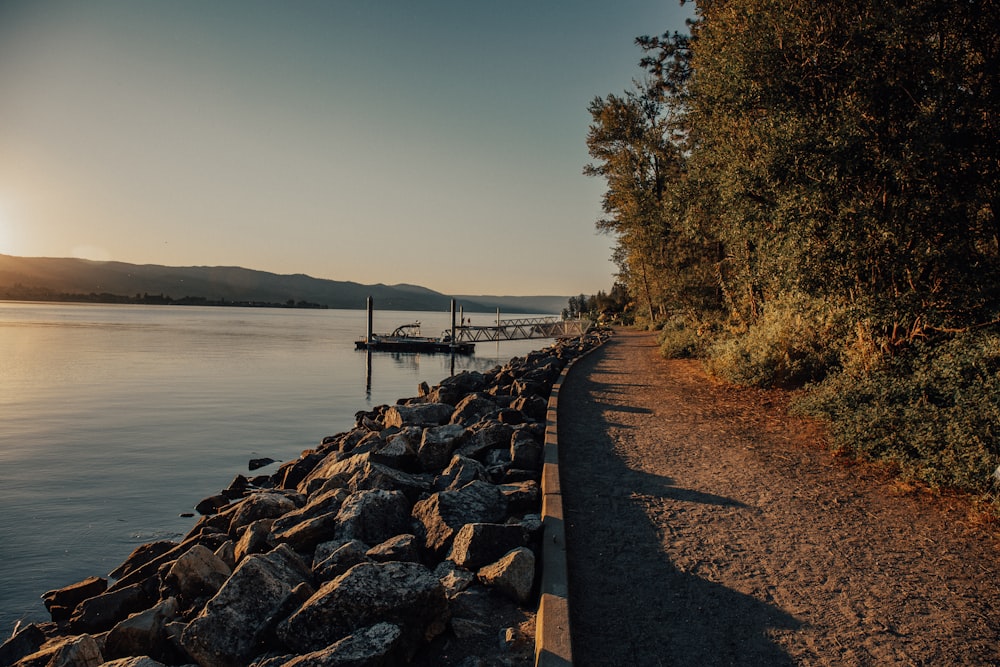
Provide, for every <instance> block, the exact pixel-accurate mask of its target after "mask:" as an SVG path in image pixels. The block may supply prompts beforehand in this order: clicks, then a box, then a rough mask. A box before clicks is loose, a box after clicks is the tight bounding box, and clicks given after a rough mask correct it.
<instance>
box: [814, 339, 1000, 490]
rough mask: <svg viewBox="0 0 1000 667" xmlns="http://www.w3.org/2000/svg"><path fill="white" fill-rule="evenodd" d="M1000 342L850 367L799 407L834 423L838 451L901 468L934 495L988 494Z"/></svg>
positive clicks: (963, 342) (996, 453)
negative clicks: (950, 491)
mask: <svg viewBox="0 0 1000 667" xmlns="http://www.w3.org/2000/svg"><path fill="white" fill-rule="evenodd" d="M998 373H1000V336H998V335H997V334H995V333H983V332H980V333H967V334H963V335H959V336H957V337H955V338H953V339H951V340H948V341H945V342H943V343H939V344H936V345H932V344H930V343H922V344H917V345H914V346H913V347H912V348H911V349H909V350H907V351H906V352H905V353H903V354H900V355H899V356H897V357H895V358H887V359H885V360H884V361H883V363H882V364H880V365H879V366H877V367H874V368H867V369H866V368H864V367H862V366H861V365H851V366H849V367H847V368H845V369H843V370H842V371H841V372H840V373H837V374H836V375H833V376H831V377H829V378H827V379H826V380H825V381H823V382H822V383H820V384H818V385H816V386H814V387H811V388H810V390H809V391H808V392H807V393H806V394H805V395H804V396H803V397H801V398H800V399H798V400H797V401H796V404H795V410H796V411H798V412H800V413H803V414H809V415H813V416H819V417H822V418H825V419H827V420H829V422H830V424H829V431H830V436H831V438H832V440H833V444H834V445H835V446H836V447H837V448H839V449H842V450H849V451H851V452H854V453H855V454H858V455H861V456H863V457H868V458H870V459H873V460H878V461H885V462H891V463H893V464H896V465H898V467H899V469H900V471H901V473H902V475H903V476H904V477H908V478H911V479H917V480H920V481H923V482H926V483H927V484H930V485H931V486H932V487H959V488H963V489H966V490H973V491H979V492H987V491H989V490H990V487H991V485H992V484H995V481H994V480H993V479H992V474H993V471H994V470H996V468H997V466H998V464H1000V441H998V437H1000V376H998Z"/></svg>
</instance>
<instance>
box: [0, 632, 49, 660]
mask: <svg viewBox="0 0 1000 667" xmlns="http://www.w3.org/2000/svg"><path fill="white" fill-rule="evenodd" d="M44 643H45V633H44V632H42V630H41V628H39V627H38V626H37V625H35V624H34V623H29V624H27V625H25V626H24V627H22V628H20V629H19V630H18V631H17V632H16V633H14V635H13V636H11V637H10V639H8V640H7V641H5V642H4V643H3V644H2V645H0V665H13V664H14V663H15V662H17V661H18V660H20V659H21V658H23V657H24V656H26V655H31V654H32V653H34V652H36V651H38V650H39V649H40V648H42V644H44Z"/></svg>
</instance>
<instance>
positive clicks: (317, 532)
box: [271, 511, 339, 552]
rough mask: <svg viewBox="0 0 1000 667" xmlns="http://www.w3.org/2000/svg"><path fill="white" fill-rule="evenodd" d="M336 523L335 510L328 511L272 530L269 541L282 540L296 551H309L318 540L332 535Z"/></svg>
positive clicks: (337, 523)
mask: <svg viewBox="0 0 1000 667" xmlns="http://www.w3.org/2000/svg"><path fill="white" fill-rule="evenodd" d="M338 525H339V522H338V519H337V513H336V512H335V511H334V512H328V513H326V514H320V515H319V516H315V517H312V518H309V519H305V520H303V521H300V522H299V523H297V524H294V525H292V526H288V527H287V528H284V529H282V530H279V531H277V532H273V533H272V534H271V541H273V542H275V543H281V542H284V543H286V544H288V545H290V546H291V547H292V548H293V549H295V550H296V551H301V552H309V551H312V550H313V549H315V548H316V545H317V544H319V543H320V542H324V541H326V540H329V539H330V538H331V537H333V535H334V532H335V531H336V528H337V526H338Z"/></svg>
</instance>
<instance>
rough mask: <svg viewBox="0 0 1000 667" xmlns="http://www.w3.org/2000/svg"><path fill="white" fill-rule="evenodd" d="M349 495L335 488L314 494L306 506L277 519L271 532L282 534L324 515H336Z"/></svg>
mask: <svg viewBox="0 0 1000 667" xmlns="http://www.w3.org/2000/svg"><path fill="white" fill-rule="evenodd" d="M349 495H351V494H350V492H349V491H347V489H343V488H334V489H329V490H326V491H322V492H317V493H314V494H313V495H311V496H309V498H308V499H307V500H306V504H305V505H304V506H302V507H300V508H299V509H297V510H293V511H291V512H288V513H287V514H284V515H282V516H281V517H279V518H277V519H275V520H274V524H273V525H272V527H271V531H272V532H273V533H280V532H282V531H285V530H287V529H288V528H291V527H292V526H294V525H296V524H299V523H302V522H303V521H307V520H309V519H315V518H316V517H318V516H322V515H323V514H329V513H331V512H333V513H334V514H336V513H337V511H338V510H340V506H341V505H343V504H344V501H345V500H346V499H347V496H349Z"/></svg>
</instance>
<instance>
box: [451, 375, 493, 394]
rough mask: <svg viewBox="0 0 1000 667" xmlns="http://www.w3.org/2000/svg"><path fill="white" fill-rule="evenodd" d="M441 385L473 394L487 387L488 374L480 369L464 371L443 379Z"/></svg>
mask: <svg viewBox="0 0 1000 667" xmlns="http://www.w3.org/2000/svg"><path fill="white" fill-rule="evenodd" d="M440 386H442V387H449V388H452V389H456V390H458V391H460V392H461V393H463V394H471V393H474V392H477V391H482V390H483V389H485V388H486V376H485V375H483V374H482V373H480V372H479V371H462V372H461V373H458V374H456V375H452V376H451V377H448V378H445V379H444V380H442V381H441V385H440Z"/></svg>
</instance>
